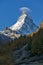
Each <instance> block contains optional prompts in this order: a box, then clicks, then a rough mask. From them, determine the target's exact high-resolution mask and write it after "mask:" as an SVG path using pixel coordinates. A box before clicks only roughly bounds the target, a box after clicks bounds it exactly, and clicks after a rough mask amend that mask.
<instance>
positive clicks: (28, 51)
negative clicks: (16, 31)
mask: <svg viewBox="0 0 43 65" xmlns="http://www.w3.org/2000/svg"><path fill="white" fill-rule="evenodd" d="M0 41H1V40H0ZM21 64H22V65H23V64H25V65H28V64H34V65H35V64H36V65H37V64H39V65H43V26H42V25H41V26H40V27H39V29H38V31H35V32H33V33H32V34H30V35H24V36H22V35H21V36H20V37H19V38H16V39H14V41H12V42H9V41H8V42H7V43H5V44H4V45H0V65H21Z"/></svg>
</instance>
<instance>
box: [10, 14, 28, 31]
mask: <svg viewBox="0 0 43 65" xmlns="http://www.w3.org/2000/svg"><path fill="white" fill-rule="evenodd" d="M26 16H27V15H26V14H22V15H21V16H20V17H19V19H18V21H17V23H16V24H14V25H12V26H11V27H10V29H12V30H14V31H17V30H19V29H20V28H21V27H22V25H23V24H24V20H25V18H26Z"/></svg>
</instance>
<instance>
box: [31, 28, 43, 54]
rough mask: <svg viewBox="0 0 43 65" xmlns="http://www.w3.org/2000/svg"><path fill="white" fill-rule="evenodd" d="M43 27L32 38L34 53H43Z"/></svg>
mask: <svg viewBox="0 0 43 65" xmlns="http://www.w3.org/2000/svg"><path fill="white" fill-rule="evenodd" d="M42 32H43V29H40V30H39V31H38V33H36V34H35V35H34V37H33V39H32V45H31V50H32V53H33V54H40V53H43V34H42Z"/></svg>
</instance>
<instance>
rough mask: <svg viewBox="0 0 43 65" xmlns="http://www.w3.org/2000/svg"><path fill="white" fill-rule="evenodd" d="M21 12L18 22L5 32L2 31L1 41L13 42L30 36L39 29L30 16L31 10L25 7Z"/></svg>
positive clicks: (0, 34)
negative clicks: (21, 36)
mask: <svg viewBox="0 0 43 65" xmlns="http://www.w3.org/2000/svg"><path fill="white" fill-rule="evenodd" d="M20 10H21V15H20V17H19V18H18V20H17V22H16V23H15V24H13V25H12V26H10V27H6V28H5V29H4V30H3V31H0V39H1V41H7V40H10V41H11V39H14V38H18V37H20V35H27V34H30V33H32V32H34V31H35V30H36V29H37V26H36V25H35V24H34V22H33V19H32V17H31V16H30V9H28V8H26V7H23V8H21V9H20Z"/></svg>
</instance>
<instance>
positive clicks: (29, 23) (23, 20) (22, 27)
mask: <svg viewBox="0 0 43 65" xmlns="http://www.w3.org/2000/svg"><path fill="white" fill-rule="evenodd" d="M36 28H37V26H36V25H35V24H34V23H33V20H32V18H31V17H30V15H28V14H26V13H23V14H22V15H21V16H20V17H19V19H18V20H17V22H16V24H14V25H12V26H11V27H10V29H11V30H13V31H15V32H16V33H17V34H29V33H31V32H33V31H34V30H35V29H36Z"/></svg>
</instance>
